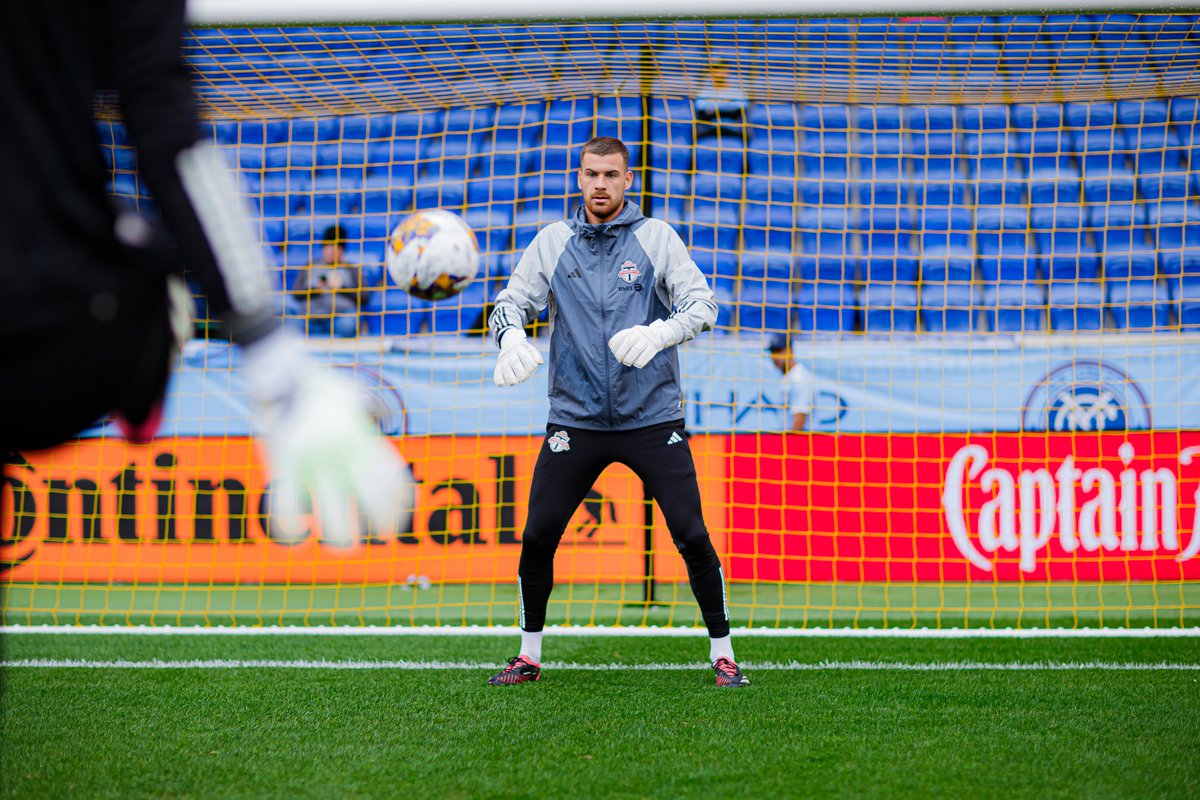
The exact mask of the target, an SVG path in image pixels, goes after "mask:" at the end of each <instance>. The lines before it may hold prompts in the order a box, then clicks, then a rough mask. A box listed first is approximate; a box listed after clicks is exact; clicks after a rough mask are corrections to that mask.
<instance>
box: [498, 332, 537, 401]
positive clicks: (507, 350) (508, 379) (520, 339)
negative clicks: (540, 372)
mask: <svg viewBox="0 0 1200 800" xmlns="http://www.w3.org/2000/svg"><path fill="white" fill-rule="evenodd" d="M543 363H545V362H544V361H542V354H541V353H540V352H538V349H537V348H536V347H534V346H533V345H531V344H530V343H529V339H528V337H526V336H525V331H523V330H521V329H520V328H515V327H514V328H509V329H508V330H506V331H505V332H504V335H503V336H501V337H500V355H499V356H498V357H497V358H496V371H495V373H494V374H493V376H492V377H493V378H494V379H495V381H496V385H497V386H516V385H517V384H518V383H524V382H525V381H527V380H529V376H531V375H532V374H533V373H534V372H536V371H537V368H538V364H543Z"/></svg>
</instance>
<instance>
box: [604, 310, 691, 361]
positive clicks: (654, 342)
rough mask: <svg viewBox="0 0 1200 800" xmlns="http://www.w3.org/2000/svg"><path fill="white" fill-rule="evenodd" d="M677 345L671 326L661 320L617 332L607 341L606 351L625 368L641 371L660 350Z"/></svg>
mask: <svg viewBox="0 0 1200 800" xmlns="http://www.w3.org/2000/svg"><path fill="white" fill-rule="evenodd" d="M675 344H679V342H678V340H677V339H676V338H675V332H674V331H672V330H671V326H670V325H668V324H667V323H666V322H665V321H663V320H661V319H656V320H654V322H651V323H650V324H649V325H634V326H633V327H632V328H626V329H625V330H623V331H617V332H616V333H614V334H613V335H612V338H611V339H609V340H608V349H609V350H612V354H613V355H614V356H616V358H617V361H620V362H621V363H622V364H624V365H625V366H627V367H637V368H638V369H641V368H642V367H644V366H646V365H647V364H649V363H650V360H651V359H653V358H654V357H655V356H656V355H658V354H659V353H660V352H661V351H662V350H664V349H665V348H668V347H670V346H672V345H675Z"/></svg>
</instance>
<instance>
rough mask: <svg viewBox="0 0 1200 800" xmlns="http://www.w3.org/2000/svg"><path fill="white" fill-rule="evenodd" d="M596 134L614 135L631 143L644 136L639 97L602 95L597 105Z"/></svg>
mask: <svg viewBox="0 0 1200 800" xmlns="http://www.w3.org/2000/svg"><path fill="white" fill-rule="evenodd" d="M596 135H597V136H614V137H616V138H618V139H620V140H621V141H623V142H625V143H626V144H629V143H630V142H636V141H639V140H640V139H641V138H642V100H641V98H639V97H629V96H626V97H601V98H600V99H599V101H598V102H597V106H596Z"/></svg>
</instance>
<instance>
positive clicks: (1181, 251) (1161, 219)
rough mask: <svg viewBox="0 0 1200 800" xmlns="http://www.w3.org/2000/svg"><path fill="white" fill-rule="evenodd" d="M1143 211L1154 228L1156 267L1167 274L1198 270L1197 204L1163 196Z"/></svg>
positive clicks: (1199, 224) (1199, 219)
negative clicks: (1156, 255) (1161, 199)
mask: <svg viewBox="0 0 1200 800" xmlns="http://www.w3.org/2000/svg"><path fill="white" fill-rule="evenodd" d="M1146 211H1147V220H1146V221H1147V224H1148V225H1150V227H1151V228H1155V229H1156V235H1157V242H1158V251H1159V255H1158V268H1159V269H1160V270H1162V272H1163V273H1164V274H1166V275H1187V274H1200V206H1197V205H1196V204H1194V203H1191V202H1188V201H1186V200H1163V201H1161V202H1158V203H1150V204H1149V205H1148V206H1147V208H1146Z"/></svg>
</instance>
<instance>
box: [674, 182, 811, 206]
mask: <svg viewBox="0 0 1200 800" xmlns="http://www.w3.org/2000/svg"><path fill="white" fill-rule="evenodd" d="M700 178H701V176H699V175H697V176H696V196H697V197H705V196H708V197H711V195H704V194H702V188H701V187H702V186H703V184H702V183H701V180H700ZM724 180H729V179H727V178H726V179H724ZM739 184H740V181H739ZM745 185H746V200H747V201H748V202H750V203H794V202H796V179H795V178H792V177H785V178H761V177H753V176H752V177H749V178H747V179H746V184H745ZM728 188H732V187H731V185H728V184H719V185H718V186H717V189H718V190H719V191H722V192H723V191H725V190H726V189H728ZM723 197H724V199H726V200H728V199H730V196H729V195H727V194H723Z"/></svg>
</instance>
